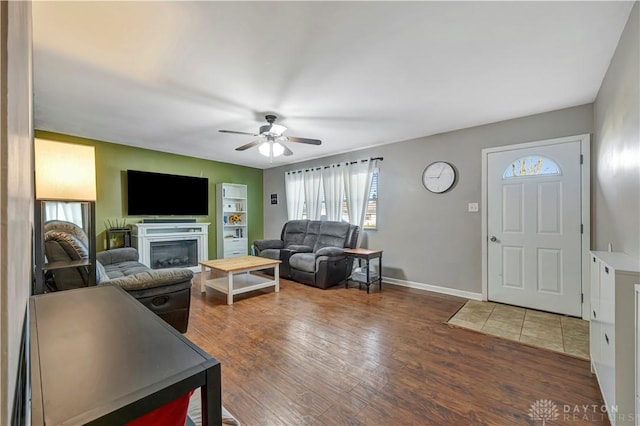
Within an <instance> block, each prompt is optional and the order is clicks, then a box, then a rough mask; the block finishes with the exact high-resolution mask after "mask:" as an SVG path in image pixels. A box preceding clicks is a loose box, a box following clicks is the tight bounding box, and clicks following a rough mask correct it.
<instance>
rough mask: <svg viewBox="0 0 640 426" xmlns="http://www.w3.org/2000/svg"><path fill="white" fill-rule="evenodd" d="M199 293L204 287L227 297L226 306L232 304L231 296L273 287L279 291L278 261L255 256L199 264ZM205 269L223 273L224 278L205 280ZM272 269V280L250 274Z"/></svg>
mask: <svg viewBox="0 0 640 426" xmlns="http://www.w3.org/2000/svg"><path fill="white" fill-rule="evenodd" d="M200 266H201V274H200V291H201V292H204V291H205V288H206V287H209V288H212V289H214V290H217V291H219V292H222V293H224V294H226V295H227V305H232V304H233V296H234V295H236V294H242V293H247V292H249V291H254V290H259V289H262V288H267V287H271V286H273V287H274V288H275V291H276V293H278V292H279V291H280V268H279V266H280V261H279V260H272V259H266V258H261V257H257V256H239V257H236V258H228V259H216V260H207V261H204V262H200ZM207 268H209V269H212V270H217V271H220V272H224V273H225V274H226V276H225V277H221V278H213V279H206V277H207V275H206V274H207ZM270 268H273V279H271V278H266V277H262V276H259V275H254V274H251V273H250V272H251V271H259V270H264V269H270Z"/></svg>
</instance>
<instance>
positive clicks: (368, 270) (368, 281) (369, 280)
mask: <svg viewBox="0 0 640 426" xmlns="http://www.w3.org/2000/svg"><path fill="white" fill-rule="evenodd" d="M370 263H371V259H369V258H368V257H367V294H369V286H370V285H371V277H370V276H369V273H370V269H371V265H370Z"/></svg>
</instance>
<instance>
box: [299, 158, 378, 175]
mask: <svg viewBox="0 0 640 426" xmlns="http://www.w3.org/2000/svg"><path fill="white" fill-rule="evenodd" d="M374 160H378V161H383V160H384V157H372V158H365V159H364V160H359V162H360V163H366V162H367V161H374ZM357 163H358V161H350V162H349V161H346V162H344V164H345V165H349V164H357ZM341 164H343V163H336V164H331V165H329V166H324V167H311V168H308V169H300V170H291V171H288V172H287V173H302V172H308V171H310V170H321V169H328V168H330V167H340V165H341Z"/></svg>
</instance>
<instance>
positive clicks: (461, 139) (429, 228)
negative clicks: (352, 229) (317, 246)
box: [264, 104, 593, 293]
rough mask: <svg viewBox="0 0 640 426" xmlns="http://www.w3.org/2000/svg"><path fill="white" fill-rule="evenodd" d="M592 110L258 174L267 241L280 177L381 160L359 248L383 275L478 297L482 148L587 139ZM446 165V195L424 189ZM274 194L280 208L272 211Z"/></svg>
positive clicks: (275, 222) (279, 216) (278, 220)
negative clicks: (370, 222) (373, 251)
mask: <svg viewBox="0 0 640 426" xmlns="http://www.w3.org/2000/svg"><path fill="white" fill-rule="evenodd" d="M592 119H593V109H592V105H591V104H589V105H583V106H577V107H573V108H567V109H563V110H559V111H552V112H548V113H544V114H538V115H533V116H529V117H523V118H518V119H514V120H508V121H503V122H499V123H494V124H488V125H485V126H478V127H473V128H468V129H463V130H458V131H453V132H448V133H443V134H439V135H433V136H428V137H423V138H419V139H414V140H410V141H406V142H398V143H393V144H388V145H383V146H378V147H375V148H370V149H364V150H360V151H354V152H350V153H347V154H342V155H336V156H331V157H325V158H322V159H318V160H313V161H307V162H302V163H297V164H294V165H288V166H282V167H277V168H273V169H267V170H265V171H264V203H265V204H264V218H265V238H274V237H278V236H279V235H280V230H281V228H282V224H283V223H284V222H285V221H286V219H287V212H286V202H285V199H284V197H285V194H284V173H285V171H288V170H298V169H301V168H305V167H309V166H320V165H328V164H333V163H337V162H340V161H348V160H358V159H363V158H369V157H373V156H376V157H377V156H382V157H384V161H382V162H381V163H380V180H379V188H378V197H379V207H378V229H377V230H375V231H365V237H364V239H363V243H362V246H363V247H369V248H380V249H383V250H384V263H383V268H384V271H383V275H384V276H386V277H391V278H396V279H400V280H406V281H412V282H415V283H420V284H428V285H436V286H442V287H449V288H453V289H458V290H464V291H471V292H475V293H480V292H481V291H482V279H481V241H480V234H481V226H480V213H468V212H467V203H470V202H478V203H479V202H480V191H481V189H480V175H481V150H482V149H484V148H489V147H495V146H501V145H509V144H514V143H522V142H530V141H536V140H542V139H551V138H557V137H562V136H573V135H577V134H584V133H591V131H592ZM436 160H444V161H448V162H450V163H451V164H453V165H454V166H455V168H456V169H457V172H458V182H457V184H456V185H455V187H454V188H453V189H452V190H451V191H449V192H447V193H445V194H440V195H437V194H432V193H430V192H428V191H427V190H426V189H425V188H424V187H423V186H422V181H421V177H422V172H423V170H424V168H425V167H426V166H427V165H428V164H429V163H431V162H433V161H436ZM273 193H277V194H278V200H279V204H277V205H271V204H269V201H270V194H273Z"/></svg>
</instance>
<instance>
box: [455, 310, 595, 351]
mask: <svg viewBox="0 0 640 426" xmlns="http://www.w3.org/2000/svg"><path fill="white" fill-rule="evenodd" d="M448 323H449V324H452V325H456V326H459V327H464V328H469V329H472V330H476V331H480V332H483V333H486V334H491V335H494V336H500V337H503V338H505V339H509V340H515V341H518V342H522V343H526V344H528V345H532V346H538V347H542V348H546V349H550V350H553V351H557V352H563V353H566V354H569V355H573V356H575V357H578V358H582V359H587V360H588V359H589V322H588V321H584V320H582V319H580V318H574V317H567V316H564V315H557V314H552V313H548V312H541V311H536V310H532V309H525V308H519V307H517V306H510V305H502V304H500V303H493V302H480V301H476V300H470V301H468V302H467V303H465V305H464V306H463V307H462V308H460V310H459V311H458V312H456V314H455V315H454V316H453V317H451V319H449V321H448Z"/></svg>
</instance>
